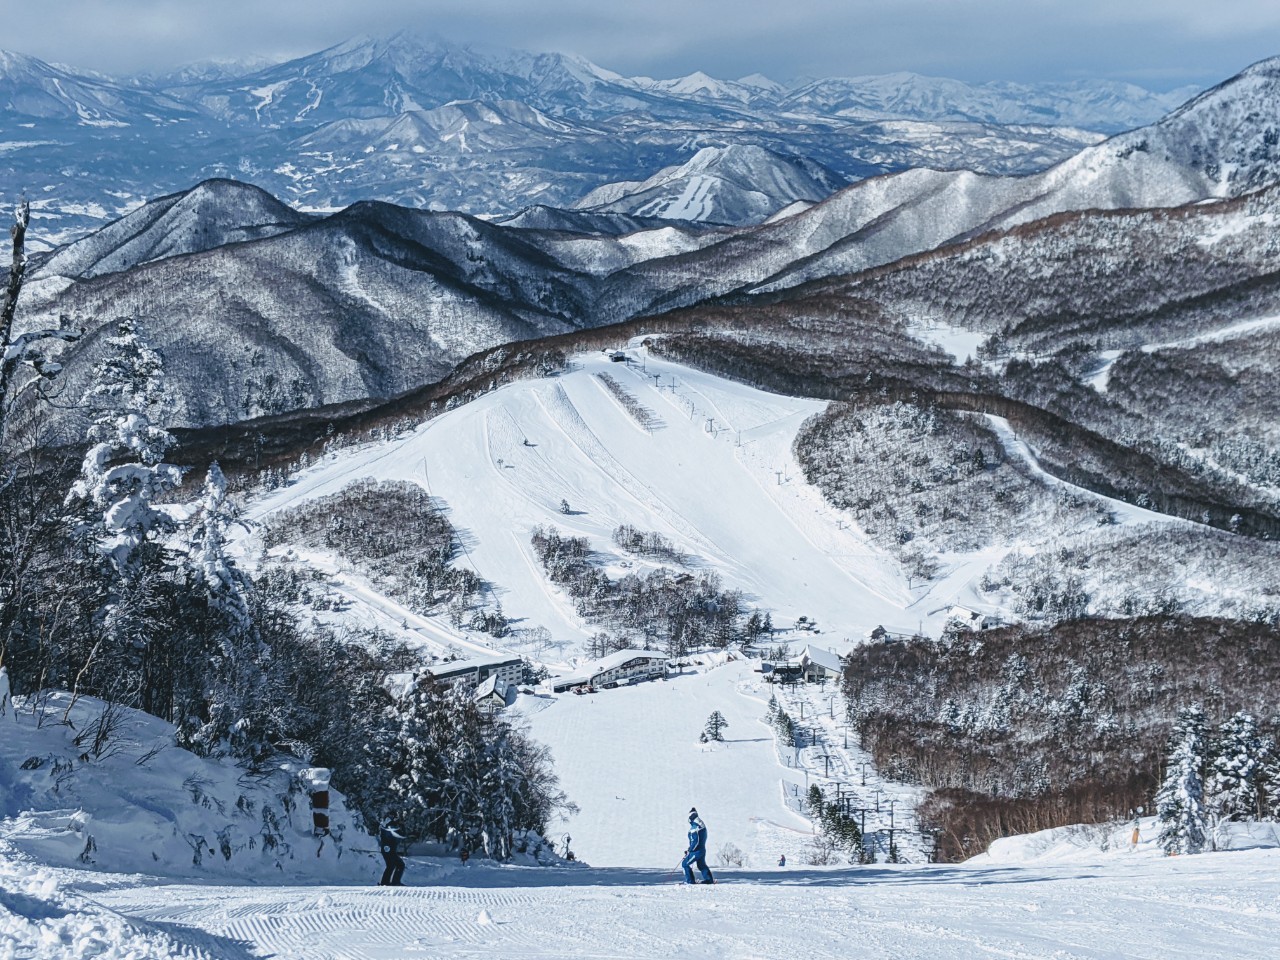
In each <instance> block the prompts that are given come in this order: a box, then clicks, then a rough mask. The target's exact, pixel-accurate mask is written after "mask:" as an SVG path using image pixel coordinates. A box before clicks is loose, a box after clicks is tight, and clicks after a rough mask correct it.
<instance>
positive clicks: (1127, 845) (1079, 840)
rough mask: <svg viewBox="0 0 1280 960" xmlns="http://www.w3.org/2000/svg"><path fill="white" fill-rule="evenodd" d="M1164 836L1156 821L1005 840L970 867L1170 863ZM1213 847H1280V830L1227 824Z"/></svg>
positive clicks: (1046, 832) (1069, 829)
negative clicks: (1136, 860)
mask: <svg viewBox="0 0 1280 960" xmlns="http://www.w3.org/2000/svg"><path fill="white" fill-rule="evenodd" d="M1135 829H1136V833H1137V836H1136V838H1135ZM1159 833H1160V828H1159V826H1158V825H1157V823H1156V818H1155V817H1143V818H1141V819H1139V820H1138V822H1137V824H1136V827H1135V824H1134V823H1132V822H1129V823H1125V824H1116V823H1099V824H1074V825H1072V826H1067V827H1055V828H1053V829H1052V830H1041V831H1039V832H1038V833H1028V834H1023V835H1021V836H1016V837H1005V838H1003V839H1001V840H997V841H996V842H995V843H993V844H991V846H990V848H989V849H988V850H987V852H986V853H981V854H978V856H976V857H973V858H971V859H969V860H967V861H965V862H966V863H968V864H972V865H974V866H984V867H986V866H994V865H1015V864H1041V863H1079V862H1092V861H1096V860H1098V859H1100V858H1104V859H1105V858H1111V857H1117V856H1130V857H1132V856H1142V857H1164V856H1165V852H1164V850H1162V849H1161V848H1160V847H1159V845H1158V844H1157V843H1156V838H1157V837H1158V836H1159ZM1135 840H1136V842H1135ZM1212 842H1213V846H1214V848H1215V849H1217V850H1221V851H1225V850H1258V849H1270V848H1275V847H1280V824H1276V823H1222V824H1219V825H1218V827H1217V829H1216V830H1215V831H1212Z"/></svg>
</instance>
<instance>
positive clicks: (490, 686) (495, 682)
mask: <svg viewBox="0 0 1280 960" xmlns="http://www.w3.org/2000/svg"><path fill="white" fill-rule="evenodd" d="M507 686H508V684H507V682H506V681H505V680H499V679H498V675H497V674H496V673H495V674H493V675H492V676H491V677H489V678H488V679H486V680H485V681H484V683H482V684H480V686H478V687H476V692H475V695H474V697H473V699H475V700H483V699H484V698H485V697H501V698H502V699H503V700H504V701H505V700H506V699H507Z"/></svg>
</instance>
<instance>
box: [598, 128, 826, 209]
mask: <svg viewBox="0 0 1280 960" xmlns="http://www.w3.org/2000/svg"><path fill="white" fill-rule="evenodd" d="M842 186H844V183H843V182H842V180H841V179H840V178H839V177H838V176H836V175H835V174H834V173H832V172H831V171H830V170H827V169H826V168H824V167H822V166H821V165H820V164H816V163H814V162H813V161H811V160H805V159H803V158H800V157H788V156H783V155H781V154H778V153H774V152H773V151H772V150H766V149H764V148H763V147H756V146H745V145H744V146H729V147H724V148H720V149H717V148H715V147H704V148H703V149H701V150H699V151H698V152H697V153H696V154H694V156H693V157H692V158H690V159H689V161H688V162H687V163H683V164H680V165H679V166H676V167H668V168H666V169H665V170H660V171H659V172H658V173H655V174H654V175H653V176H652V177H650V178H649V179H648V180H644V181H642V182H639V183H619V184H606V185H605V186H603V187H597V188H596V189H595V190H593V191H591V193H589V194H587V195H586V196H585V197H583V198H582V199H581V200H579V201H578V202H577V203H575V204H574V205H573V206H574V209H577V210H591V211H593V212H599V213H626V214H630V215H633V216H637V217H660V218H662V219H665V220H694V221H699V222H703V223H719V224H734V225H738V226H745V225H748V224H754V223H761V222H763V221H764V220H766V219H768V218H769V217H770V216H772V215H773V214H774V213H776V212H777V211H779V210H781V209H782V208H783V207H786V206H789V205H791V204H793V203H795V202H796V201H811V202H817V201H819V200H822V199H824V198H826V197H827V196H829V195H830V194H831V193H833V192H834V191H836V190H838V189H839V188H840V187H842Z"/></svg>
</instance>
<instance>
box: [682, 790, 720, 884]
mask: <svg viewBox="0 0 1280 960" xmlns="http://www.w3.org/2000/svg"><path fill="white" fill-rule="evenodd" d="M694 864H697V867H698V870H699V872H700V873H701V874H702V882H703V883H715V882H716V878H715V877H713V876H712V875H711V870H710V869H708V867H707V825H706V824H705V823H703V822H702V818H701V817H700V816H698V808H697V807H692V808H690V810H689V849H688V851H687V852H686V853H685V855H684V859H683V860H681V861H680V867H681V868H682V869H683V870H684V882H685V883H697V882H698V881H696V880H694V879H693V869H692V868H693V865H694Z"/></svg>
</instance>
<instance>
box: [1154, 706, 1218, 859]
mask: <svg viewBox="0 0 1280 960" xmlns="http://www.w3.org/2000/svg"><path fill="white" fill-rule="evenodd" d="M1205 747H1206V743H1205V717H1204V711H1203V710H1202V709H1201V708H1200V706H1199V705H1195V706H1190V707H1186V708H1184V709H1182V710H1180V711H1179V712H1178V718H1177V720H1176V721H1175V723H1174V728H1173V734H1172V735H1171V736H1170V738H1169V757H1168V768H1167V773H1166V774H1165V778H1164V782H1163V783H1162V784H1161V785H1160V789H1159V791H1157V793H1156V817H1157V820H1158V821H1159V824H1160V837H1159V843H1160V846H1161V847H1162V848H1163V849H1164V851H1165V852H1166V853H1168V854H1171V855H1172V854H1178V853H1199V852H1200V851H1201V850H1203V849H1204V845H1205V808H1204V779H1203V771H1204V767H1205Z"/></svg>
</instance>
